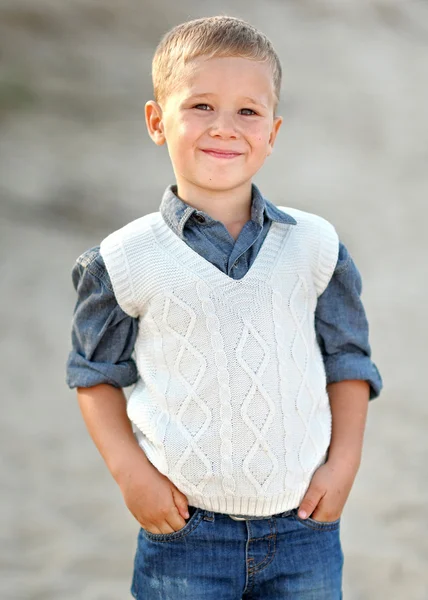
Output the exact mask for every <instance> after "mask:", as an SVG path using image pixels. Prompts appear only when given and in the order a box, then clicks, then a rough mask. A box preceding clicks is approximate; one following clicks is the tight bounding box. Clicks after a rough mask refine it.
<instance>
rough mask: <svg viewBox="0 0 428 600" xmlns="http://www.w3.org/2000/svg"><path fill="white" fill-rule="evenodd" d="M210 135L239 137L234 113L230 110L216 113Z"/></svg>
mask: <svg viewBox="0 0 428 600" xmlns="http://www.w3.org/2000/svg"><path fill="white" fill-rule="evenodd" d="M210 135H211V136H212V137H220V138H235V139H236V138H237V137H238V132H237V128H236V122H235V119H234V115H232V114H231V113H230V112H221V113H220V112H219V113H217V114H216V116H215V119H214V122H213V123H212V125H211V130H210Z"/></svg>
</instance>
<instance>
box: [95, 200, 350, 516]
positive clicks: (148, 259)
mask: <svg viewBox="0 0 428 600" xmlns="http://www.w3.org/2000/svg"><path fill="white" fill-rule="evenodd" d="M283 210H284V211H286V212H287V213H289V214H291V215H292V216H293V217H294V218H295V219H296V221H297V225H294V226H290V225H286V224H284V223H275V222H274V223H272V225H271V228H270V230H269V233H268V235H267V237H266V239H265V241H264V243H263V246H262V247H261V249H260V251H259V254H258V256H257V257H256V259H255V261H254V263H253V265H252V267H251V268H250V269H249V271H248V272H247V274H246V275H245V276H244V277H243V278H242V279H239V280H234V279H232V278H230V277H228V276H227V275H226V274H224V273H223V272H221V271H220V270H219V269H217V268H216V267H215V266H214V265H212V264H211V263H209V262H208V261H207V260H205V259H204V258H203V257H202V256H200V255H199V254H197V253H196V252H194V251H193V250H192V249H191V248H190V247H189V246H188V245H187V244H186V243H185V242H184V241H182V240H181V239H180V238H178V237H177V236H176V235H175V234H174V233H173V232H172V231H171V230H170V229H169V227H168V226H167V225H166V224H165V222H164V221H163V219H162V217H161V215H160V213H153V214H151V215H147V216H145V217H142V218H141V219H137V220H136V221H133V222H132V223H130V224H129V225H127V226H125V227H124V228H122V229H120V230H119V231H116V232H114V233H113V234H111V235H110V236H109V237H108V238H106V239H105V240H103V242H102V243H101V254H102V256H103V258H104V261H105V264H106V267H107V270H108V272H109V275H110V278H111V281H112V285H113V288H114V292H115V295H116V298H117V301H118V303H119V305H120V306H121V307H122V309H123V310H124V311H125V312H126V313H127V314H130V315H132V316H134V317H139V332H138V336H137V340H136V344H135V356H136V362H137V366H138V370H139V373H140V376H141V378H140V380H139V381H138V383H137V385H136V386H135V388H134V390H133V392H132V394H131V396H130V398H129V401H128V407H127V411H128V416H129V418H130V420H131V421H132V423H133V424H134V428H135V429H136V437H137V439H138V442H139V444H140V446H141V448H142V449H143V450H144V452H145V453H146V455H147V457H148V458H149V460H150V461H151V462H152V463H153V464H154V465H155V466H156V468H157V469H158V470H159V471H160V472H162V473H163V474H164V475H166V476H167V477H168V478H169V479H170V480H171V481H172V482H173V483H175V485H177V487H178V488H179V489H180V490H181V491H182V492H183V493H184V494H185V495H186V496H187V498H188V501H189V503H190V504H191V505H193V506H199V507H201V508H205V509H207V510H213V511H217V512H224V513H229V514H241V515H242V514H246V515H257V516H265V515H266V516H267V515H270V514H275V513H277V512H282V511H285V510H288V509H290V508H295V507H296V506H298V504H299V503H300V501H301V499H302V497H303V495H304V493H305V491H306V489H307V486H308V484H309V482H310V479H311V477H312V474H313V472H314V471H315V469H316V468H317V467H318V466H319V465H320V464H322V462H323V461H324V460H325V456H326V452H327V449H328V445H329V443H330V435H331V413H330V406H329V402H328V396H327V393H326V379H325V371H324V365H323V362H322V355H321V352H320V349H319V347H318V344H317V341H316V335H315V329H314V315H315V308H316V303H317V298H318V296H319V295H320V294H321V293H322V292H323V291H324V290H325V288H326V287H327V285H328V282H329V281H330V278H331V276H332V274H333V271H334V268H335V266H336V262H337V255H338V247H339V240H338V237H337V234H336V232H335V230H334V228H333V226H332V225H331V224H330V223H328V222H327V221H325V220H324V219H322V218H321V217H318V216H316V215H311V214H309V213H305V212H303V211H299V210H296V209H291V208H288V207H287V208H284V209H283Z"/></svg>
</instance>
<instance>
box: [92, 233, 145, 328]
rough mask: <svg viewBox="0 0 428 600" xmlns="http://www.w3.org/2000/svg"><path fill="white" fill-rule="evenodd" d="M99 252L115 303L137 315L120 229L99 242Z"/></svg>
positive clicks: (134, 315) (129, 313) (131, 314)
mask: <svg viewBox="0 0 428 600" xmlns="http://www.w3.org/2000/svg"><path fill="white" fill-rule="evenodd" d="M100 254H101V256H102V257H103V259H104V263H105V265H106V269H107V272H108V274H109V276H110V280H111V283H112V286H113V291H114V295H115V296H116V300H117V303H118V304H119V306H120V308H121V309H122V310H123V311H124V312H125V313H126V314H128V315H130V316H131V317H137V316H138V311H136V310H135V306H134V304H135V303H134V297H135V296H134V290H133V286H132V280H131V276H130V273H129V267H128V261H127V260H126V258H125V253H124V249H123V244H122V240H121V231H120V230H119V231H115V232H114V233H112V234H111V235H109V236H108V237H107V238H105V239H104V240H103V241H102V242H101V244H100Z"/></svg>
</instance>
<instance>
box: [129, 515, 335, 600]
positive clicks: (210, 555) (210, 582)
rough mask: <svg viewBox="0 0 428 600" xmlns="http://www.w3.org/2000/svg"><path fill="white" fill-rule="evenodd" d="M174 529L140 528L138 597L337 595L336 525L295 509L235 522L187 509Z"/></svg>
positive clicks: (308, 599)
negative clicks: (301, 514)
mask: <svg viewBox="0 0 428 600" xmlns="http://www.w3.org/2000/svg"><path fill="white" fill-rule="evenodd" d="M189 513H190V518H189V519H187V522H186V525H185V526H184V527H183V528H182V529H180V530H179V531H175V532H173V533H167V534H153V533H150V532H147V531H145V530H144V529H140V533H139V535H138V547H137V552H136V555H135V564H134V575H133V581H132V587H131V592H132V595H133V596H134V598H137V600H157V599H159V600H241V599H242V600H256V599H257V600H279V599H281V600H282V599H289V600H340V599H341V598H342V591H341V590H342V566H343V553H342V548H341V544H340V536H339V523H340V520H337V521H334V522H332V523H320V522H318V521H314V520H313V519H310V518H309V519H306V520H305V521H303V520H301V519H300V518H299V517H298V516H297V509H293V510H290V511H287V512H284V513H279V514H277V515H273V516H271V517H263V518H256V519H254V517H253V518H251V519H250V520H243V521H236V520H233V519H232V518H231V517H230V516H228V515H225V514H221V513H214V512H210V511H207V510H203V509H201V508H194V507H189Z"/></svg>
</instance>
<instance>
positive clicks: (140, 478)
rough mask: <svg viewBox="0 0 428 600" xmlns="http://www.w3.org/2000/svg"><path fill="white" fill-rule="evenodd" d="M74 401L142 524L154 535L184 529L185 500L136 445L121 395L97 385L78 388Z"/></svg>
mask: <svg viewBox="0 0 428 600" xmlns="http://www.w3.org/2000/svg"><path fill="white" fill-rule="evenodd" d="M77 398H78V401H79V406H80V410H81V412H82V415H83V419H84V421H85V424H86V427H87V429H88V431H89V433H90V435H91V437H92V439H93V441H94V443H95V445H96V447H97V448H98V450H99V452H100V454H101V456H102V457H103V459H104V461H105V463H106V465H107V467H108V469H109V471H110V473H111V474H112V476H113V477H114V479H115V480H116V482H117V484H118V485H119V487H120V490H121V492H122V495H123V497H124V500H125V503H126V505H127V507H128V509H129V510H130V512H131V513H132V514H133V515H134V517H135V518H136V519H137V521H138V522H139V523H140V525H141V526H142V527H143V528H144V529H146V530H148V531H151V532H152V533H171V532H172V531H177V530H179V529H181V528H183V527H184V525H185V521H184V519H185V518H188V517H189V514H188V512H187V498H186V496H185V495H184V494H182V493H181V492H180V491H179V490H178V489H177V488H176V487H175V485H174V484H173V483H172V482H171V481H170V480H169V479H168V478H167V477H165V476H164V475H162V474H161V473H160V472H159V471H158V470H157V469H156V467H154V466H153V465H152V463H151V462H150V461H149V460H148V459H147V457H146V455H145V454H144V452H143V451H142V450H141V448H140V447H139V445H138V443H137V441H136V439H135V437H134V434H133V431H132V426H131V423H130V421H129V420H128V417H127V414H126V398H125V395H124V393H123V391H122V390H121V389H117V388H115V387H113V386H111V385H105V384H100V385H97V386H94V387H91V388H78V390H77Z"/></svg>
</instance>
